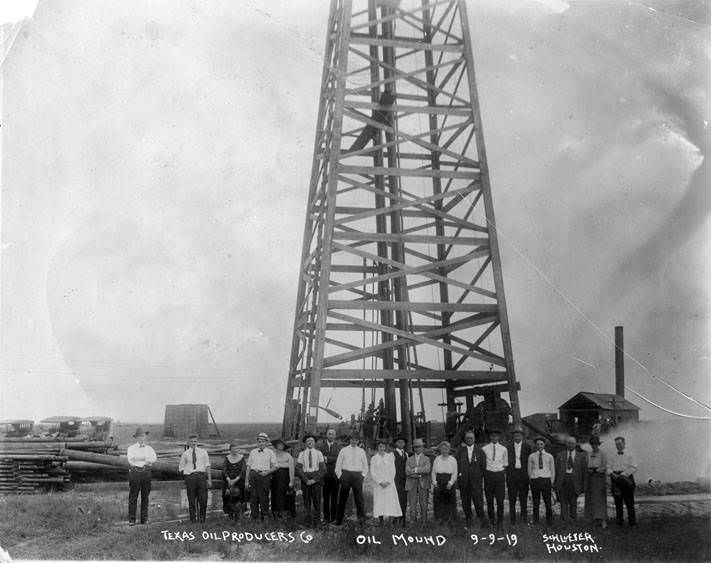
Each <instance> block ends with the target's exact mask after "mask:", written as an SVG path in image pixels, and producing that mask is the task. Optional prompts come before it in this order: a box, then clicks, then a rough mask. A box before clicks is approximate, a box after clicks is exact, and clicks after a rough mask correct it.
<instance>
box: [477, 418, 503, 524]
mask: <svg viewBox="0 0 711 563" xmlns="http://www.w3.org/2000/svg"><path fill="white" fill-rule="evenodd" d="M489 439H490V440H491V441H490V442H489V443H488V444H487V445H486V446H484V447H483V448H482V451H483V452H484V455H485V456H486V471H485V472H484V496H486V512H487V514H488V516H489V522H491V523H493V522H494V500H495V501H496V528H497V529H501V527H502V526H503V524H504V495H505V493H506V467H508V464H509V461H508V459H509V458H508V451H507V450H506V447H504V446H502V445H501V444H500V443H499V442H500V440H501V431H500V430H498V429H494V430H491V431H490V432H489Z"/></svg>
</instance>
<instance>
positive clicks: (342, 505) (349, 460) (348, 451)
mask: <svg viewBox="0 0 711 563" xmlns="http://www.w3.org/2000/svg"><path fill="white" fill-rule="evenodd" d="M359 441H360V435H359V434H358V432H352V433H351V435H350V445H348V446H346V447H345V448H343V449H341V451H340V452H338V459H337V460H336V476H337V477H338V479H339V481H340V483H341V490H340V492H339V494H338V512H337V513H336V521H335V522H334V524H335V525H336V526H340V525H341V524H343V517H344V516H345V513H346V502H347V501H348V495H349V494H350V492H351V489H353V501H354V502H355V506H356V514H357V515H358V520H359V521H361V522H362V521H364V520H365V510H364V508H363V479H364V478H365V476H366V475H367V474H368V459H367V458H366V456H365V450H364V449H363V448H361V447H359V446H358V442H359Z"/></svg>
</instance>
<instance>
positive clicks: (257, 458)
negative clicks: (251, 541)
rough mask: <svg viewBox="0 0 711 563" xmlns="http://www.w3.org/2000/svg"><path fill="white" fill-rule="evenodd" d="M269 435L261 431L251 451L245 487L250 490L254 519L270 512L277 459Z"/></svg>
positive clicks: (263, 517) (263, 516)
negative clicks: (270, 497) (270, 447)
mask: <svg viewBox="0 0 711 563" xmlns="http://www.w3.org/2000/svg"><path fill="white" fill-rule="evenodd" d="M268 443H269V436H267V434H266V433H264V432H260V433H259V435H258V436H257V444H258V445H257V447H256V448H254V449H253V450H252V451H251V452H249V457H248V458H247V475H246V477H245V480H244V486H245V488H247V489H249V490H250V494H249V505H250V510H251V513H252V519H253V520H258V519H261V520H264V519H265V518H267V517H268V516H269V514H270V512H269V491H270V489H271V486H272V473H274V472H275V471H276V468H277V459H276V454H275V453H274V450H272V449H269V448H268V447H267V444H268Z"/></svg>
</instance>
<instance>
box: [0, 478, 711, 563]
mask: <svg viewBox="0 0 711 563" xmlns="http://www.w3.org/2000/svg"><path fill="white" fill-rule="evenodd" d="M125 511H126V492H125V491H123V490H121V489H116V490H115V491H110V492H105V491H102V492H100V493H97V492H85V491H71V492H66V493H56V494H49V495H36V496H28V497H4V498H0V514H2V518H0V545H1V546H2V547H3V548H4V549H6V550H8V552H9V554H10V556H11V557H12V558H13V559H75V560H76V559H91V560H105V559H114V560H116V559H118V560H136V559H138V560H180V559H201V560H206V559H210V560H215V559H230V560H339V561H342V560H403V561H405V560H432V559H436V560H453V561H462V560H467V559H483V560H491V559H495V560H502V561H512V560H516V561H518V560H527V561H531V560H534V561H537V560H557V561H569V560H574V561H650V560H656V561H662V560H667V561H703V560H709V559H710V558H711V549H710V540H709V530H710V529H711V528H710V525H711V521H710V520H709V516H708V514H703V512H702V513H701V515H699V513H698V511H697V512H696V515H693V514H692V513H689V514H685V515H656V516H655V515H652V516H650V515H646V516H645V515H644V514H642V515H641V516H642V518H640V524H639V526H638V527H637V528H632V529H630V528H626V527H625V528H618V527H616V526H614V525H613V526H611V527H610V528H608V529H606V530H603V529H600V528H594V529H593V528H590V527H588V526H586V525H585V524H584V523H583V522H581V523H580V525H579V526H576V527H571V526H568V525H566V524H563V523H560V522H556V523H554V524H553V525H552V526H551V527H550V528H545V527H540V528H534V527H531V526H525V525H520V526H515V527H510V528H506V529H504V531H503V533H501V534H497V536H495V538H496V537H498V538H501V539H494V540H493V544H492V541H491V540H490V537H489V536H488V535H487V534H488V533H489V532H488V531H487V530H478V529H472V530H470V531H465V530H464V528H463V527H459V528H457V529H450V528H445V527H439V526H434V525H431V526H428V527H427V529H426V530H422V529H418V528H415V527H411V528H408V529H407V530H402V529H401V528H389V527H387V526H386V527H378V526H375V525H372V524H371V525H366V526H364V527H359V526H356V525H355V523H350V524H345V525H344V526H343V527H341V528H333V527H327V528H320V529H318V530H315V531H312V530H308V529H307V528H304V527H300V526H298V524H296V525H293V526H292V527H291V528H287V527H285V526H283V525H282V526H277V525H275V524H268V525H265V524H260V523H253V522H252V521H249V520H245V521H242V522H239V523H237V524H235V523H233V522H230V521H228V520H227V519H225V518H223V517H222V516H221V515H213V516H211V517H210V518H209V519H208V522H207V523H206V524H204V525H191V524H189V523H184V522H178V521H176V517H177V516H178V514H176V512H175V510H174V509H173V508H171V507H169V506H159V505H153V506H151V519H152V520H153V523H149V524H148V525H146V526H135V527H129V526H127V525H126V523H125V519H126V516H125ZM158 520H163V521H162V522H159V521H158ZM279 532H281V535H280V534H279ZM571 532H573V533H574V532H582V533H584V532H588V533H590V534H591V536H592V540H593V541H592V542H591V541H589V540H587V539H586V540H585V541H582V542H573V543H579V544H580V545H581V546H582V547H583V549H585V548H586V546H587V549H593V551H588V552H585V551H583V552H575V553H571V552H565V551H560V552H556V553H549V549H548V548H547V547H546V544H545V542H544V537H543V534H548V535H551V534H555V533H557V534H568V533H571ZM233 533H234V534H233ZM240 533H241V534H242V536H240V535H239V534H240ZM402 533H404V534H405V536H404V537H400V534H402ZM249 534H252V536H250V535H249ZM260 534H261V535H260ZM265 534H266V536H265ZM302 534H303V535H302ZM393 534H395V536H396V540H395V543H393ZM471 534H476V535H477V536H478V538H477V540H478V541H477V542H476V543H475V541H473V539H472V538H471ZM514 535H515V539H514ZM366 536H374V537H375V538H377V540H378V541H380V542H381V543H380V544H373V543H367V542H366V543H364V544H363V545H358V541H359V540H360V541H362V540H363V538H364V537H366ZM408 536H412V537H413V539H414V537H415V536H420V537H423V536H428V537H433V538H434V543H435V545H431V544H422V543H421V544H417V543H415V544H413V545H404V543H406V542H407V537H408ZM437 536H440V539H439V542H440V543H441V542H442V540H441V537H444V538H445V541H444V543H443V545H436V544H437V543H438V540H437ZM180 538H182V539H180ZM191 538H192V539H191ZM552 543H555V542H552ZM557 545H562V543H561V542H558V543H557ZM593 545H594V546H595V548H593V547H591V546H593ZM595 549H597V551H595Z"/></svg>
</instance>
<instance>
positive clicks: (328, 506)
mask: <svg viewBox="0 0 711 563" xmlns="http://www.w3.org/2000/svg"><path fill="white" fill-rule="evenodd" d="M317 449H318V450H319V451H320V452H321V453H322V454H323V457H324V459H325V460H326V474H325V475H324V477H323V481H322V483H323V490H322V492H323V521H324V522H326V523H327V524H329V523H331V522H333V521H334V520H335V519H336V511H337V510H338V491H339V488H340V485H339V483H338V477H336V460H337V459H338V452H340V451H341V445H340V444H337V443H336V431H335V430H334V429H333V428H329V429H328V430H327V431H326V439H325V440H324V441H323V442H321V443H320V444H319V445H318V448H317Z"/></svg>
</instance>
